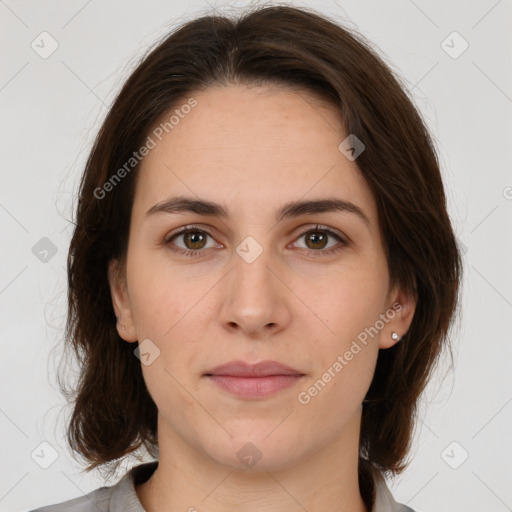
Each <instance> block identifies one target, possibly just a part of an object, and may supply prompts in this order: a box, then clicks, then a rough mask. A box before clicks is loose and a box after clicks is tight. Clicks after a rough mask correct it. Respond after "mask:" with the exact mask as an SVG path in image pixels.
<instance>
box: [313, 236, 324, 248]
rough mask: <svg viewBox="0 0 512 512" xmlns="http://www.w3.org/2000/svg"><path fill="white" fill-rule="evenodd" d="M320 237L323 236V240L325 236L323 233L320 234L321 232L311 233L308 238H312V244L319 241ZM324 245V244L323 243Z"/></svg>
mask: <svg viewBox="0 0 512 512" xmlns="http://www.w3.org/2000/svg"><path fill="white" fill-rule="evenodd" d="M322 238H323V239H324V241H325V236H324V235H322V234H317V233H313V234H311V235H310V240H312V241H313V244H316V243H318V242H319V241H321V239H322ZM324 245H325V244H324ZM322 247H323V245H322Z"/></svg>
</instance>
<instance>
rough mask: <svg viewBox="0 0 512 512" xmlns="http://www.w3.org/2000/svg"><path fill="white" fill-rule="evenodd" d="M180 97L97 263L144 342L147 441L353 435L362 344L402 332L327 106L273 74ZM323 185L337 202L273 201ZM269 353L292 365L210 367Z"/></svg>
mask: <svg viewBox="0 0 512 512" xmlns="http://www.w3.org/2000/svg"><path fill="white" fill-rule="evenodd" d="M194 98H195V100H196V101H197V105H196V106H195V107H194V108H192V109H186V110H187V111H188V110H189V113H187V114H186V115H183V116H182V117H180V119H179V122H178V123H177V124H175V125H174V127H173V128H172V130H168V133H166V132H165V131H164V132H163V135H161V140H158V139H157V138H155V141H156V142H157V144H156V146H155V147H154V148H153V149H151V150H150V152H149V154H148V155H147V156H146V157H145V158H144V160H143V162H142V167H141V169H140V174H139V176H138V181H137V187H136V193H135V198H134V203H133V209H132V216H131V226H130V237H129V244H128V251H127V258H126V264H125V266H123V267H122V268H118V272H117V273H116V272H115V270H116V268H117V267H116V264H117V263H116V262H112V264H111V268H110V270H111V272H110V280H111V289H112V295H113V302H114V307H115V310H116V314H117V316H118V319H119V321H118V331H119V334H120V336H121V337H122V338H123V339H125V340H126V341H127V342H132V343H133V342H135V341H137V340H138V342H139V344H141V345H140V347H141V353H144V354H146V356H143V363H141V364H142V370H143V375H144V379H145V382H146V385H147V388H148V390H149V393H150V394H151V396H152V398H153V400H154V402H155V403H156V405H157V407H158V410H159V439H160V444H162V442H164V437H165V439H167V440H172V443H174V444H176V443H179V444H180V445H181V446H186V447H187V448H188V449H189V450H191V451H193V452H194V453H197V454H201V455H202V456H205V455H206V456H207V457H208V458H209V459H210V460H213V461H215V462H217V463H219V464H222V465H224V466H226V467H231V468H239V469H240V468H243V466H244V464H245V466H247V459H245V458H244V454H248V455H253V456H255V457H257V458H259V457H260V456H261V461H260V462H259V465H258V467H259V468H262V467H263V468H266V469H271V468H272V469H276V468H285V467H287V466H288V465H290V464H293V463H296V462H298V461H300V460H306V458H307V457H309V456H311V455H312V454H313V453H319V452H321V451H322V450H323V451H326V450H329V449H331V448H332V447H333V446H335V445H339V446H341V445H343V443H345V442H348V439H352V440H353V439H355V440H356V442H358V437H354V436H358V433H359V430H358V429H359V421H360V414H361V403H362V401H363V399H364V396H365V394H366V392H367V390H368V388H369V386H370V383H371V380H372V376H373V372H374V369H375V364H376V360H377V355H378V351H379V349H380V348H382V349H386V348H389V347H390V346H391V345H393V344H394V343H396V342H395V341H394V340H393V339H392V337H391V334H392V332H393V331H394V332H397V333H398V334H399V335H402V334H404V333H405V332H406V331H407V329H408V327H409V324H410V321H411V320H412V315H413V312H414V304H412V302H411V300H412V299H410V298H408V297H405V296H404V295H402V294H401V292H400V290H395V289H391V288H390V282H389V274H388V267H387V262H386V257H385V254H384V247H383V240H382V238H381V235H380V231H379V219H378V216H377V210H376V204H375V200H374V198H373V196H372V193H371V191H370V189H369V187H368V185H367V184H366V182H365V180H364V179H363V177H362V175H361V173H360V171H359V170H358V167H357V160H355V161H351V160H349V159H347V158H346V157H345V156H344V154H342V153H341V152H340V150H339V149H338V146H339V145H340V143H341V142H342V141H343V140H344V139H345V138H346V137H347V134H346V133H344V131H343V127H342V124H341V122H340V119H339V114H338V113H337V111H336V110H334V108H332V107H331V106H330V105H328V104H326V103H325V102H323V101H321V100H320V99H318V98H316V97H315V96H312V95H311V94H310V93H307V92H305V91H298V90H295V91H294V90H291V89H284V88H278V87H272V88H270V87H252V88H248V87H246V86H234V85H233V86H229V87H223V88H220V87H219V88H210V89H208V90H206V91H203V92H200V93H197V94H194ZM184 104H185V101H184ZM178 108H179V107H178ZM168 117H169V116H168ZM176 197H181V198H183V197H187V198H190V200H191V201H197V202H201V201H207V202H209V203H215V204H216V205H219V206H220V208H222V209H223V211H224V213H225V215H219V212H218V211H217V212H216V211H215V208H210V207H208V208H207V207H203V208H202V209H198V208H195V211H194V208H192V209H190V208H188V207H187V204H186V203H183V202H182V203H181V206H180V204H178V203H177V202H175V201H174V202H173V198H176ZM326 199H331V200H337V201H339V202H345V203H351V204H352V205H353V206H351V207H350V206H349V208H348V209H347V208H330V209H329V208H324V209H323V211H320V210H319V209H318V204H317V207H316V209H315V205H314V204H311V205H310V207H309V208H287V209H286V210H284V211H283V208H285V206H286V205H289V204H290V203H294V202H310V201H312V202H315V201H322V200H326ZM188 204H189V205H190V203H188ZM341 204H343V203H341ZM345 206H346V204H345ZM357 212H359V213H357ZM280 213H282V215H279V214H280ZM363 217H364V218H363ZM183 228H188V231H186V232H184V233H183V232H182V230H183ZM396 302H399V303H400V304H401V309H400V307H398V309H400V311H398V310H397V308H396V307H395V309H393V307H392V306H393V304H394V303H396ZM376 331H377V332H376ZM365 333H366V336H365ZM369 333H371V334H369ZM143 340H144V341H143ZM135 348H136V344H135V343H134V349H135ZM350 354H351V355H350ZM134 357H135V356H134ZM144 359H145V361H144ZM269 360H270V361H277V362H279V363H281V364H283V365H286V366H287V367H289V368H291V369H293V370H294V372H292V375H288V376H283V375H282V372H280V371H278V370H276V369H274V370H272V369H271V368H267V370H268V371H269V373H270V374H271V375H273V376H267V377H266V378H263V377H254V376H253V377H247V376H246V378H241V377H240V376H235V375H233V372H232V374H231V375H230V376H226V375H224V376H223V377H222V376H221V374H222V373H223V372H221V371H218V372H215V371H214V368H215V367H217V366H219V365H223V364H225V363H229V362H232V361H244V362H246V363H249V364H253V363H258V362H261V361H269ZM227 373H229V371H228V372H227ZM234 373H236V372H234ZM280 373H281V377H276V375H278V374H280ZM212 374H213V375H215V376H212ZM249 443H252V444H249ZM241 449H242V452H240V450H241ZM244 450H245V451H244Z"/></svg>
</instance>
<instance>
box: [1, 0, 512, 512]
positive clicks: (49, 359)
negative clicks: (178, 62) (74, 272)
mask: <svg viewBox="0 0 512 512" xmlns="http://www.w3.org/2000/svg"><path fill="white" fill-rule="evenodd" d="M292 3H293V4H295V5H309V6H312V7H314V8H316V9H317V10H319V11H320V12H324V13H326V14H329V15H331V16H333V17H335V18H336V19H337V20H338V21H339V22H340V23H343V24H344V26H346V27H348V28H352V29H354V30H358V31H359V32H361V33H362V34H363V35H364V36H366V37H367V38H368V39H369V40H370V41H372V43H373V44H374V45H375V47H376V48H377V51H378V52H379V53H380V55H381V56H383V58H385V60H386V62H387V63H388V64H389V65H390V66H391V67H392V68H393V69H394V70H395V71H396V72H398V73H400V75H401V76H402V77H403V79H404V80H405V82H406V83H407V84H408V87H409V90H410V91H411V94H413V96H414V101H415V103H416V105H417V107H418V108H419V109H420V111H421V113H422V115H423V116H424V118H425V119H426V121H427V123H428V126H429V128H430V129H431V131H432V134H433V135H434V138H435V140H436V144H437V147H438V151H439V155H440V158H441V165H442V172H443V176H444V180H445V184H446V192H447V196H448V203H449V211H450V215H451V217H452V219H453V224H454V228H455V230H456V234H457V237H458V239H459V241H460V244H461V247H462V248H463V252H464V259H465V263H464V271H465V276H464V282H463V300H462V306H463V308H462V309H463V310H462V317H461V320H460V322H459V323H460V326H459V328H458V329H457V330H456V331H454V334H453V339H452V343H453V347H454V355H455V365H454V368H453V371H452V370H451V369H450V361H449V360H448V358H445V359H444V360H443V363H442V365H441V366H440V368H439V370H438V372H437V373H436V378H435V379H434V380H433V381H432V382H431V384H430V385H429V387H428V389H427V392H426V393H425V395H424V396H423V398H422V401H421V411H420V412H421V419H420V420H419V421H418V426H417V430H416V433H415V441H414V444H413V447H412V451H411V459H412V462H411V464H410V466H409V468H408V469H407V470H406V472H405V473H404V474H403V475H402V476H401V477H399V478H397V479H395V480H393V481H390V482H389V485H390V488H391V490H392V492H393V494H394V496H395V498H396V499H397V501H399V502H402V503H405V504H408V505H409V506H411V507H413V508H414V509H416V510H417V511H418V512H428V511H436V512H458V511H460V512H462V511H464V512H477V511H478V512H481V511H486V512H502V511H506V510H512V486H511V485H510V483H511V482H512V462H511V461H512V436H511V431H512V429H511V426H512V385H511V384H512V379H511V370H510V366H511V362H512V329H511V323H512V322H511V319H512V278H511V277H512V271H511V257H510V256H511V248H512V242H511V234H512V230H511V220H512V172H511V169H512V165H511V164H512V155H511V150H510V148H511V145H512V125H511V120H512V79H511V78H512V73H511V70H512V58H511V54H510V53H511V52H510V49H511V48H512V30H511V29H510V28H511V22H512V1H511V0H498V1H497V0H482V1H471V2H470V1H462V0H461V1H454V0H451V1H444V2H435V1H426V0H414V1H413V0H393V1H386V2H384V1H380V0H371V1H370V0H365V1H361V0H359V1H356V0H351V1H344V0H337V1H334V0H329V1H328V0H325V1H318V2H313V1H311V2H292ZM251 4H254V2H251ZM243 5H249V3H248V2H245V3H244V2H238V3H236V2H232V3H227V2H222V1H218V2H214V1H213V0H209V1H208V2H206V1H204V2H203V1H194V2H186V1H177V0H173V1H169V0H166V1H158V0H151V1H146V2H136V1H133V0H115V1H112V0H110V1H99V0H89V1H87V0H73V1H63V0H61V1H45V2H36V1H33V2H30V1H22V0H5V1H4V0H0V27H1V28H0V47H1V48H2V51H1V56H0V58H1V65H0V101H1V109H2V110H1V117H0V119H1V125H0V126H1V134H0V140H1V145H2V151H1V156H2V163H1V173H2V174H1V177H2V185H1V188H0V221H1V236H2V252H1V257H2V264H1V266H0V304H1V305H0V315H1V328H2V338H1V343H2V352H1V353H2V357H1V359H0V365H1V369H0V372H1V373H0V375H1V380H2V382H1V388H0V389H1V403H0V429H1V437H0V443H1V446H0V453H1V468H0V509H1V510H2V511H5V512H7V511H26V510H29V509H32V508H35V507H37V506H42V505H45V504H50V503H56V502H59V501H63V500H66V499H70V498H72V497H76V496H80V495H82V494H83V493H86V492H89V491H90V490H92V489H94V488H96V487H99V486H100V485H103V484H107V485H111V484H113V483H115V481H116V478H117V476H119V475H120V474H119V475H117V476H116V478H112V479H111V480H110V481H107V482H104V480H102V479H101V478H100V476H99V475H98V474H97V473H91V474H84V473H81V469H82V468H81V467H80V465H79V464H78V463H77V462H75V461H74V460H73V459H72V458H71V456H70V452H69V450H68V447H67V445H66V443H65V441H64V432H65V428H66V427H65V424H64V423H63V421H64V419H65V417H66V410H63V405H64V399H63V397H62V396H61V395H60V393H59V391H58V387H57V383H56V379H55V372H56V369H57V364H58V362H59V358H60V354H61V352H62V335H63V326H64V319H65V313H66V272H65V262H66V254H67V249H68V244H69V240H70V236H71V232H72V225H71V224H70V222H69V220H70V219H71V218H72V206H73V197H74V196H73V195H74V194H75V192H76V187H77V182H78V179H79V176H80V173H81V172H82V169H83V166H84V162H85V159H86V157H87V154H88V151H89V150H90V147H91V143H92V140H93V137H94V136H95V134H96V131H97V130H98V128H99V126H100V123H101V121H102V119H103V118H104V116H105V114H106V112H107V108H108V106H109V105H110V103H111V102H112V100H113V98H114V96H115V94H116V93H117V91H118V90H119V88H120V86H121V84H122V83H123V81H124V80H125V79H126V78H127V77H128V75H129V73H130V72H131V70H132V69H133V66H134V65H135V64H136V62H137V60H138V58H139V57H140V56H141V55H142V54H143V53H145V52H146V50H147V49H148V48H149V47H150V46H151V45H153V44H154V43H155V42H156V41H157V40H158V39H160V38H161V37H162V36H163V35H164V34H166V33H167V32H168V31H169V30H170V29H172V28H173V27H175V26H176V25H177V24H181V23H182V22H184V21H186V20H188V19H191V18H193V17H195V16H197V15H198V14H205V13H207V12H211V11H213V9H214V8H215V9H216V10H217V11H219V12H226V13H230V12H238V11H239V9H240V6H243ZM43 32H47V34H43V35H41V33H43ZM42 38H43V39H44V44H43V43H41V39H42ZM52 45H53V46H52ZM56 45H58V46H56ZM43 47H44V48H43ZM54 48H55V49H54ZM52 50H54V51H53V53H51V55H45V53H44V52H50V51H52ZM439 250H443V248H442V247H440V248H439ZM41 443H43V444H41ZM132 463H133V461H132ZM45 465H47V466H48V467H47V468H46V469H45V468H44V467H42V466H45ZM127 467H128V465H126V466H125V468H127ZM123 470H124V469H123Z"/></svg>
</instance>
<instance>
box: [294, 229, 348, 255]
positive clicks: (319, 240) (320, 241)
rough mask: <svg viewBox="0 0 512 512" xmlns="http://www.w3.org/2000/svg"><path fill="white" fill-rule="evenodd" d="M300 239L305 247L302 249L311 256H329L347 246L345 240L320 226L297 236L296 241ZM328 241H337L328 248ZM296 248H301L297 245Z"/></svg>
mask: <svg viewBox="0 0 512 512" xmlns="http://www.w3.org/2000/svg"><path fill="white" fill-rule="evenodd" d="M301 238H303V239H304V240H305V241H304V244H305V247H302V248H303V249H306V250H309V253H311V254H313V255H314V256H322V255H330V254H332V253H335V252H337V251H340V250H341V249H343V248H344V247H347V246H348V245H349V243H348V242H347V241H346V240H344V239H343V238H342V237H341V236H340V235H338V234H337V233H335V232H334V231H332V230H330V229H327V228H322V227H320V226H316V227H315V228H314V229H309V230H307V231H304V232H303V233H302V234H301V235H299V238H298V239H301ZM329 239H334V240H337V241H338V244H331V245H330V246H328V243H329ZM295 243H297V242H295ZM296 247H299V248H301V247H300V246H297V245H296Z"/></svg>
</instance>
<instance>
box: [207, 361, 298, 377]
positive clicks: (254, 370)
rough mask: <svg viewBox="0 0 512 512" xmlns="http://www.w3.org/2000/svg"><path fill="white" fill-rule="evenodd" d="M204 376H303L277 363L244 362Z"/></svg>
mask: <svg viewBox="0 0 512 512" xmlns="http://www.w3.org/2000/svg"><path fill="white" fill-rule="evenodd" d="M205 375H206V376H212V375H222V376H229V377H249V378H250V377H268V376H270V375H297V376H300V375H304V374H303V373H302V372H300V371H298V370H296V369H294V368H291V367H289V366H286V365H284V364H282V363H279V362H277V361H261V362H259V363H256V364H250V363H246V362H245V361H230V362H228V363H225V364H221V365H220V366H216V367H215V368H213V369H211V370H210V371H208V372H207V373H206V374H205Z"/></svg>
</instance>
